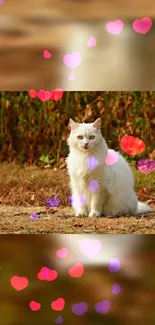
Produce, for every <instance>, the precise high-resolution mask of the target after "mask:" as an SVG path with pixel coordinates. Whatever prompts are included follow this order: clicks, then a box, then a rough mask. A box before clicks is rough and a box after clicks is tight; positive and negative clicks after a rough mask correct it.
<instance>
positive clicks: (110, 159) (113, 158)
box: [105, 149, 118, 166]
mask: <svg viewBox="0 0 155 325" xmlns="http://www.w3.org/2000/svg"><path fill="white" fill-rule="evenodd" d="M117 160H118V153H117V152H116V151H115V150H112V149H108V153H107V157H106V159H105V163H106V164H107V165H109V166H112V165H114V164H115V163H116V162H117Z"/></svg>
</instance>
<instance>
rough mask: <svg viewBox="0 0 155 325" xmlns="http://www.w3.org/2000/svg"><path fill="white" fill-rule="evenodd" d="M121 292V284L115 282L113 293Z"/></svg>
mask: <svg viewBox="0 0 155 325" xmlns="http://www.w3.org/2000/svg"><path fill="white" fill-rule="evenodd" d="M120 292H121V287H120V285H119V284H117V283H115V284H114V285H113V287H112V293H113V294H114V295H117V293H120Z"/></svg>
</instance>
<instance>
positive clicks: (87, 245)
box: [79, 239, 102, 257]
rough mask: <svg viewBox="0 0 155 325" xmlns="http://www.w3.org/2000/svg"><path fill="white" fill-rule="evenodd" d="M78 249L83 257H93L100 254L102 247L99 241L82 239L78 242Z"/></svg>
mask: <svg viewBox="0 0 155 325" xmlns="http://www.w3.org/2000/svg"><path fill="white" fill-rule="evenodd" d="M79 248H80V250H81V252H82V253H83V254H84V255H86V256H88V257H94V256H96V255H97V254H98V253H99V252H100V250H101V248H102V246H101V242H100V241H99V240H89V239H84V240H81V241H80V244H79Z"/></svg>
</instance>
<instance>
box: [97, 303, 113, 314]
mask: <svg viewBox="0 0 155 325" xmlns="http://www.w3.org/2000/svg"><path fill="white" fill-rule="evenodd" d="M110 307H111V304H110V301H109V300H103V301H101V302H98V303H97V304H96V305H95V309H96V311H97V312H98V313H100V314H106V313H107V312H108V311H109V309H110Z"/></svg>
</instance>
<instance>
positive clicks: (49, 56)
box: [43, 50, 52, 59]
mask: <svg viewBox="0 0 155 325" xmlns="http://www.w3.org/2000/svg"><path fill="white" fill-rule="evenodd" d="M43 56H44V58H45V59H49V58H51V56H52V54H51V53H50V52H49V51H47V50H45V51H44V52H43Z"/></svg>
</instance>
